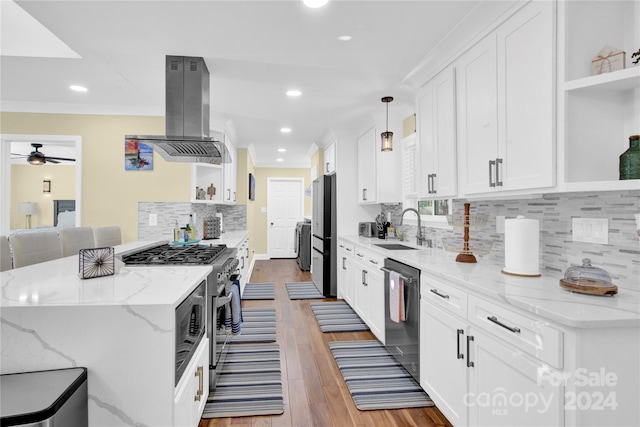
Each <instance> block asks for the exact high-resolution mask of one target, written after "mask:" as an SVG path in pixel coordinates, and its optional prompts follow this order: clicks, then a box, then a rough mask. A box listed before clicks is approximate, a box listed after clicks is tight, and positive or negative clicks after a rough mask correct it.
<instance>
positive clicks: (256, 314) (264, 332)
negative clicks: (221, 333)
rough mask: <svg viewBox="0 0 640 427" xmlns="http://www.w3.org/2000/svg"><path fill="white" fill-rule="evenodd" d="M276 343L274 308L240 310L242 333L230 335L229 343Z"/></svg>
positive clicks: (244, 308)
mask: <svg viewBox="0 0 640 427" xmlns="http://www.w3.org/2000/svg"><path fill="white" fill-rule="evenodd" d="M275 341H276V309H275V308H246V307H243V308H242V333H241V334H240V335H231V343H250V342H253V343H257V342H275Z"/></svg>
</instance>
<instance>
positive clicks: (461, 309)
mask: <svg viewBox="0 0 640 427" xmlns="http://www.w3.org/2000/svg"><path fill="white" fill-rule="evenodd" d="M420 295H421V296H422V299H423V300H425V301H429V302H431V303H433V304H435V305H437V306H438V307H441V308H444V309H445V310H447V311H449V312H451V313H453V314H455V315H457V316H459V317H461V318H463V319H466V318H467V294H466V293H465V292H463V291H461V290H458V289H456V288H454V287H453V286H450V285H447V284H445V283H442V282H440V281H438V280H435V279H432V278H431V277H429V276H425V275H422V278H421V279H420Z"/></svg>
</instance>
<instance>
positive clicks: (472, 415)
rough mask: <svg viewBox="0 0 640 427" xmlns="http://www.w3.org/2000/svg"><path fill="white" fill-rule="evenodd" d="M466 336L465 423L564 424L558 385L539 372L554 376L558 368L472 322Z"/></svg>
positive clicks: (486, 424)
mask: <svg viewBox="0 0 640 427" xmlns="http://www.w3.org/2000/svg"><path fill="white" fill-rule="evenodd" d="M466 342H468V343H469V344H468V345H465V347H466V348H465V349H464V350H465V352H466V357H467V362H468V365H471V366H470V367H468V374H469V388H468V392H467V394H466V395H465V397H464V405H465V406H466V407H467V408H468V411H469V412H468V416H469V418H468V419H469V425H473V426H514V425H517V426H562V425H564V387H563V386H562V385H561V384H559V385H557V386H553V384H551V382H550V381H544V380H543V378H544V377H543V376H542V375H541V374H542V372H546V373H547V374H549V376H553V377H557V376H558V375H560V373H559V372H558V371H556V370H554V369H552V368H550V367H549V365H548V364H546V363H545V362H543V361H541V360H539V359H536V358H533V357H529V356H528V355H526V354H525V353H523V352H522V351H521V350H519V349H518V348H516V347H515V346H510V345H508V344H504V343H502V342H500V341H499V340H497V339H494V338H493V337H491V336H490V335H488V334H485V333H483V332H481V331H480V330H478V329H477V328H473V327H472V328H470V330H469V335H468V336H467V337H466Z"/></svg>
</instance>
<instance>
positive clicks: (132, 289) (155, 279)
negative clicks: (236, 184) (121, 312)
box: [0, 242, 211, 307]
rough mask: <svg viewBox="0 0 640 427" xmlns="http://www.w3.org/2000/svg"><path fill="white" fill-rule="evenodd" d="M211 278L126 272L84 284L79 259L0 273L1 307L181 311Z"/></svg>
mask: <svg viewBox="0 0 640 427" xmlns="http://www.w3.org/2000/svg"><path fill="white" fill-rule="evenodd" d="M152 243H153V242H133V243H127V244H124V245H120V246H117V247H116V255H117V254H118V253H121V252H124V251H128V250H131V249H136V248H139V247H143V246H146V245H149V244H152ZM116 262H118V261H116ZM210 272H211V267H209V266H187V267H185V266H151V267H143V266H137V267H127V266H122V267H121V269H120V271H119V272H117V273H116V274H114V275H112V276H105V277H98V278H94V279H81V278H80V277H79V276H78V256H70V257H66V258H61V259H57V260H53V261H48V262H43V263H40V264H34V265H30V266H27V267H22V268H17V269H14V270H8V271H5V272H2V273H0V282H1V294H0V307H24V306H76V305H78V306H108V305H167V306H171V307H176V306H177V305H178V304H179V303H180V302H181V301H182V300H184V298H185V297H186V296H187V295H189V293H190V292H191V291H192V290H193V289H194V288H195V286H196V285H197V284H198V283H200V282H201V281H202V280H204V279H205V278H206V277H207V275H208V274H209V273H210Z"/></svg>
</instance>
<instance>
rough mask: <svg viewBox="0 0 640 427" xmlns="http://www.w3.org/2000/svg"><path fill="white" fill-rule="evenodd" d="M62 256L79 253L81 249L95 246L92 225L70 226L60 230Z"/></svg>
mask: <svg viewBox="0 0 640 427" xmlns="http://www.w3.org/2000/svg"><path fill="white" fill-rule="evenodd" d="M60 243H61V246H62V256H65V257H67V256H71V255H78V252H79V251H80V249H88V248H93V247H95V246H94V244H93V229H92V228H91V227H70V228H63V229H62V230H60Z"/></svg>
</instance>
